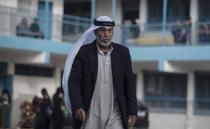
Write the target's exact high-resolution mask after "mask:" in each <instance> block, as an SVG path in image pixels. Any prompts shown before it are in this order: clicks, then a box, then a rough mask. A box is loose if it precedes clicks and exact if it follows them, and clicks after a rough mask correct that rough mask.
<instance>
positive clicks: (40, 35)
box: [30, 18, 44, 38]
mask: <svg viewBox="0 0 210 129" xmlns="http://www.w3.org/2000/svg"><path fill="white" fill-rule="evenodd" d="M38 23H39V21H38V19H37V18H35V19H34V21H33V23H32V24H31V26H30V30H31V32H32V35H33V37H34V38H44V34H43V32H42V31H41V30H40V28H39V24H38Z"/></svg>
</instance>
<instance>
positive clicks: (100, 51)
mask: <svg viewBox="0 0 210 129" xmlns="http://www.w3.org/2000/svg"><path fill="white" fill-rule="evenodd" d="M96 46H97V51H98V53H99V54H101V55H106V56H108V55H110V54H111V53H112V51H113V49H114V48H113V47H112V44H111V45H110V49H109V50H108V51H107V53H106V54H105V53H104V52H103V51H102V50H101V49H100V48H99V45H98V43H97V42H96Z"/></svg>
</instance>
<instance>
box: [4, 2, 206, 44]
mask: <svg viewBox="0 0 210 129" xmlns="http://www.w3.org/2000/svg"><path fill="white" fill-rule="evenodd" d="M0 17H1V20H0V34H1V35H8V36H22V37H30V38H41V39H48V40H52V41H58V42H62V41H65V42H71V43H74V42H75V41H76V40H77V39H78V38H79V37H80V36H81V34H83V33H84V31H85V30H87V29H88V27H90V25H91V19H90V18H84V17H79V16H71V15H52V14H47V13H46V12H40V11H39V12H36V11H32V10H27V9H18V8H10V7H5V6H0ZM35 19H37V20H38V21H35ZM163 27H164V28H165V31H163ZM114 40H115V41H117V42H120V43H122V44H124V45H135V46H137V45H138V46H145V45H146V46H148V45H182V46H186V45H201V44H202V45H204V44H205V45H210V22H201V23H193V24H191V23H174V24H171V23H170V24H166V25H165V26H163V25H162V24H121V25H116V27H115V34H114Z"/></svg>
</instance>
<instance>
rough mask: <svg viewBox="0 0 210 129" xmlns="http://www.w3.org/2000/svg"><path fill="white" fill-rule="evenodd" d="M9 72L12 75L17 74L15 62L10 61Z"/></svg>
mask: <svg viewBox="0 0 210 129" xmlns="http://www.w3.org/2000/svg"><path fill="white" fill-rule="evenodd" d="M7 74H10V75H14V74H15V64H14V63H13V62H9V63H8V67H7Z"/></svg>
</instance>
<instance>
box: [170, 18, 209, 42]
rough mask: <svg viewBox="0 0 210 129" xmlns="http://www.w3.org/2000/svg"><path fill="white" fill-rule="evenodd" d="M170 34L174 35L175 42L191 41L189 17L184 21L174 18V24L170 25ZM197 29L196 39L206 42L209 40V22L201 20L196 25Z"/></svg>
mask: <svg viewBox="0 0 210 129" xmlns="http://www.w3.org/2000/svg"><path fill="white" fill-rule="evenodd" d="M172 28H173V29H172V34H173V37H174V42H175V44H183V45H186V44H187V43H189V44H191V43H192V30H191V29H192V20H191V18H189V19H188V20H187V21H185V22H184V23H181V20H180V19H179V18H178V19H177V20H176V24H175V25H174V26H173V27H172ZM196 31H197V41H198V42H199V43H207V42H210V24H209V23H207V22H205V21H203V20H202V21H201V23H199V24H198V25H197V26H196Z"/></svg>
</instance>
